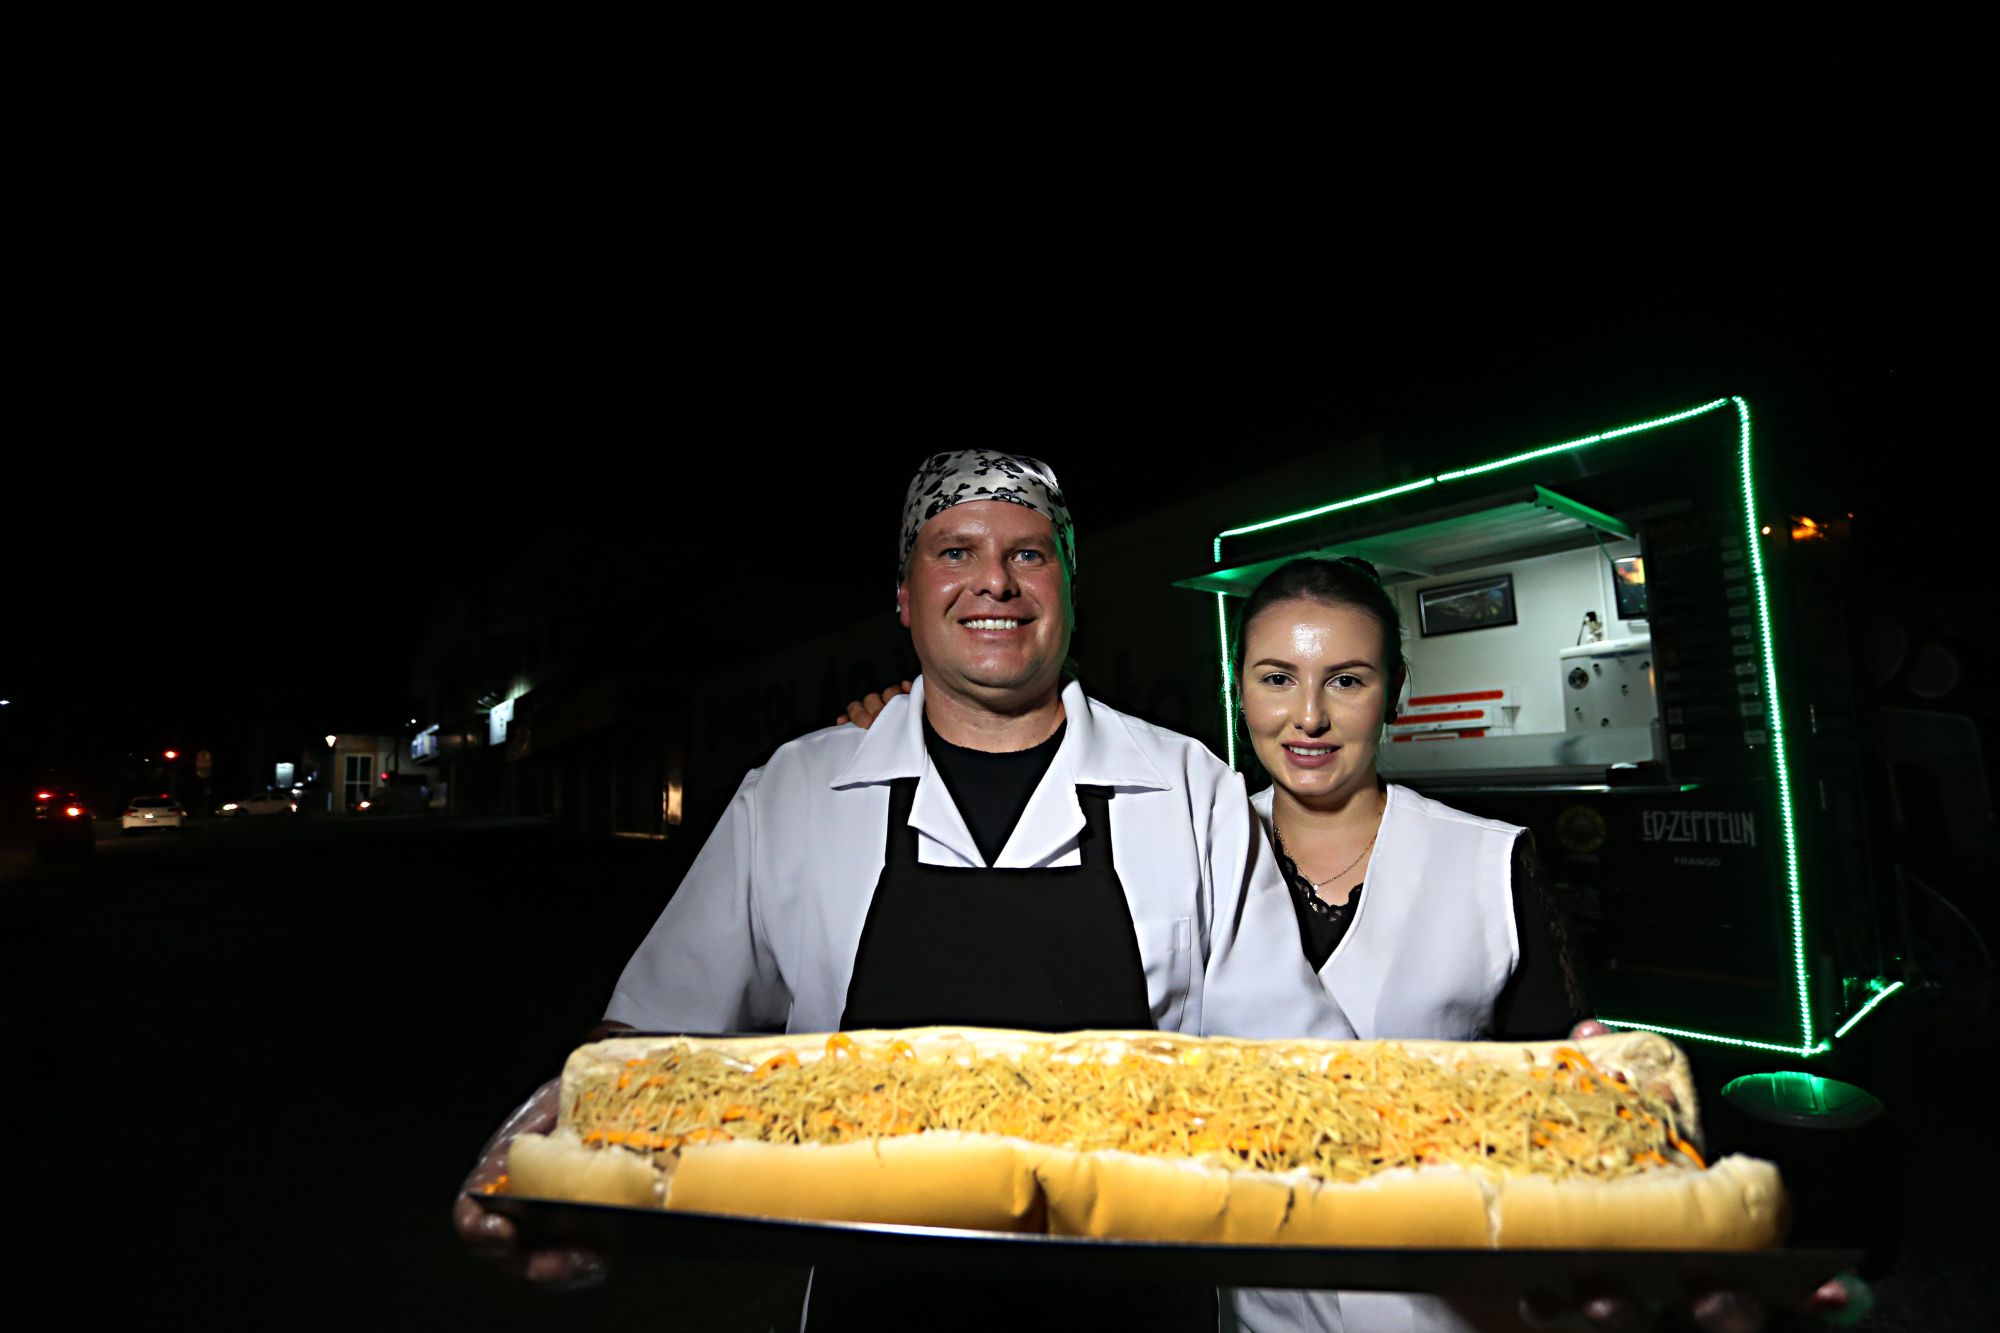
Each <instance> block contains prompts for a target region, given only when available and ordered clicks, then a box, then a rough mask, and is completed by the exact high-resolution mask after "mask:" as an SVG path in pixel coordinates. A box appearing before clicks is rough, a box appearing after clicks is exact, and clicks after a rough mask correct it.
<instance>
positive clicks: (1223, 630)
mask: <svg viewBox="0 0 2000 1333" xmlns="http://www.w3.org/2000/svg"><path fill="white" fill-rule="evenodd" d="M1217 540H1220V538H1218V539H1217ZM1215 632H1216V635H1217V637H1218V638H1220V639H1221V641H1222V735H1223V738H1224V739H1223V744H1224V747H1225V748H1226V749H1227V750H1228V752H1229V767H1230V769H1231V771H1234V770H1235V768H1236V682H1235V680H1234V676H1235V674H1236V664H1235V663H1234V662H1231V661H1230V660H1229V597H1228V594H1227V593H1220V592H1219V593H1217V594H1215Z"/></svg>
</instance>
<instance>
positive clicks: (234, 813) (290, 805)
mask: <svg viewBox="0 0 2000 1333" xmlns="http://www.w3.org/2000/svg"><path fill="white" fill-rule="evenodd" d="M298 812H299V801H298V798H297V797H296V796H293V795H292V794H291V793H290V792H285V791H266V792H259V793H258V794H257V795H255V796H246V797H244V798H243V799H242V800H240V801H228V802H225V803H224V804H223V805H222V807H221V808H220V809H218V810H217V811H216V812H215V813H217V814H218V815H221V816H223V817H224V818H226V819H237V818H241V817H242V816H244V815H295V814H297V813H298Z"/></svg>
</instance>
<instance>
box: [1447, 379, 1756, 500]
mask: <svg viewBox="0 0 2000 1333" xmlns="http://www.w3.org/2000/svg"><path fill="white" fill-rule="evenodd" d="M1728 401H1729V399H1727V398H1718V399H1716V400H1715V401H1714V402H1712V403H1703V404H1702V405H1701V406H1700V407H1690V408H1689V409H1687V411H1685V412H1676V413H1674V414H1673V415H1672V416H1666V417H1655V418H1653V419H1652V420H1651V421H1639V422H1635V423H1633V424H1632V425H1630V426H1620V427H1619V428H1618V429H1617V430H1607V431H1601V432H1599V433H1598V434H1596V435H1586V436H1584V437H1583V438H1582V439H1580V440H1570V441H1568V442H1567V443H1564V444H1546V445H1543V446H1542V447H1541V448H1539V449H1530V450H1529V451H1528V452H1527V453H1525V454H1515V455H1514V456H1513V457H1511V458H1496V459H1494V460H1493V461H1492V462H1491V463H1481V464H1480V465H1479V466H1478V467H1468V468H1460V469H1459V470H1458V471H1457V472H1440V473H1438V474H1437V479H1438V480H1439V481H1457V480H1458V479H1459V478H1460V477H1476V476H1478V475H1479V474H1480V473H1482V472H1492V471H1494V470H1495V469H1497V468H1503V467H1512V466H1513V465H1514V464H1516V463H1525V462H1527V461H1528V460H1530V459H1533V458H1547V457H1548V456H1549V455H1550V454H1560V453H1563V452H1565V451H1567V450H1570V449H1581V448H1583V447H1584V446H1585V445H1590V444H1602V443H1604V441H1606V440H1615V439H1617V438H1618V437H1619V436H1621V435H1637V434H1638V433H1639V432H1640V431H1647V430H1657V429H1659V428H1660V427H1661V426H1671V425H1673V424H1674V423H1675V422H1677V421H1686V420H1687V419H1688V418H1689V417H1698V416H1700V415H1701V414H1702V413H1704V412H1713V411H1714V410H1715V409H1716V408H1718V407H1721V406H1722V405H1723V404H1724V403H1726V402H1728Z"/></svg>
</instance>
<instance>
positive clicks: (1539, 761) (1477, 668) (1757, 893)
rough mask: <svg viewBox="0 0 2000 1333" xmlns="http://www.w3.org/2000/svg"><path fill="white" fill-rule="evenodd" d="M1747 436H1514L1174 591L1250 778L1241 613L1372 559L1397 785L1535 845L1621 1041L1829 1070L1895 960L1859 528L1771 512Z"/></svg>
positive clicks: (1597, 1000)
mask: <svg viewBox="0 0 2000 1333" xmlns="http://www.w3.org/2000/svg"><path fill="white" fill-rule="evenodd" d="M1753 434H1754V432H1753V423H1752V417H1751V412H1750V405H1749V404H1748V403H1747V402H1745V401H1744V400H1743V399H1741V398H1734V397H1730V398H1718V399H1715V400H1714V401H1711V402H1708V403H1703V404H1698V405H1695V406H1692V407H1690V408H1688V409H1687V410H1685V411H1681V412H1677V413H1674V414H1672V415H1668V416H1663V417H1658V418H1655V419H1652V420H1646V421H1639V422H1634V423H1629V424H1620V425H1618V426H1616V428H1613V429H1606V430H1604V431H1602V432H1600V433H1598V434H1595V435H1591V436H1587V437H1585V438H1582V439H1575V440H1568V441H1561V442H1557V443H1553V444H1550V443H1539V442H1535V441H1533V440H1532V439H1524V440H1522V441H1521V443H1520V444H1519V445H1518V446H1516V447H1514V448H1512V449H1510V448H1508V447H1507V446H1506V441H1505V440H1500V441H1498V442H1497V444H1498V447H1495V448H1493V449H1491V450H1490V451H1489V452H1487V453H1486V454H1485V455H1484V456H1483V457H1473V458H1469V459H1467V460H1465V465H1464V466H1463V467H1461V468H1459V469H1456V470H1452V471H1445V472H1438V473H1435V474H1433V475H1430V476H1426V477H1421V478H1417V479H1414V480H1411V481H1407V482H1404V483H1402V484H1400V485H1396V486H1392V487H1388V488H1385V489H1382V490H1378V491H1375V492H1371V493H1369V494H1364V495H1351V496H1342V495H1339V494H1337V493H1336V494H1333V495H1329V496H1326V497H1305V498H1308V499H1323V500H1324V503H1316V504H1311V505H1306V506H1302V507H1301V509H1300V510H1299V511H1298V512H1295V513H1290V514H1282V515H1278V516H1275V517H1272V518H1268V519H1264V520H1262V521H1259V522H1255V523H1249V524H1246V525H1245V526H1242V527H1238V528H1233V529H1230V530H1228V531H1226V532H1223V533H1221V534H1219V535H1218V536H1217V537H1216V538H1215V541H1214V544H1213V551H1212V555H1213V560H1212V565H1211V567H1210V568H1207V569H1204V570H1202V571H1200V572H1199V573H1196V574H1194V575H1191V576H1189V577H1188V578H1185V579H1182V580H1180V581H1179V586H1181V587H1185V588H1189V589H1192V590H1195V591H1197V592H1202V593H1207V594H1211V595H1212V596H1213V598H1214V603H1215V606H1214V614H1215V616H1216V618H1217V624H1218V628H1219V635H1220V638H1221V642H1222V648H1221V655H1222V658H1223V661H1222V680H1223V693H1224V696H1225V697H1224V699H1223V701H1222V706H1223V707H1224V708H1225V709H1227V710H1228V712H1227V714H1226V716H1227V718H1228V721H1226V723H1225V726H1226V727H1227V728H1229V729H1230V735H1231V746H1230V753H1229V756H1228V757H1229V759H1230V762H1231V763H1233V764H1236V765H1238V766H1239V767H1243V766H1246V765H1248V766H1254V764H1255V759H1254V758H1253V757H1252V756H1251V754H1250V753H1249V749H1248V747H1247V746H1245V745H1242V744H1240V743H1238V742H1237V738H1236V736H1235V733H1234V730H1233V727H1234V721H1233V719H1234V710H1233V708H1231V707H1230V699H1231V697H1232V696H1233V692H1234V689H1235V681H1234V678H1233V676H1234V668H1233V663H1232V662H1231V661H1230V653H1229V651H1228V639H1229V634H1230V626H1231V624H1232V622H1233V616H1232V603H1234V602H1236V600H1237V599H1239V598H1240V597H1242V596H1243V595H1246V594H1247V593H1248V592H1249V591H1250V590H1251V589H1252V588H1254V587H1255V586H1256V584H1257V582H1258V581H1259V580H1260V579H1261V578H1262V577H1263V576H1264V575H1266V574H1267V573H1269V572H1270V571H1272V570H1274V569H1276V568H1277V567H1278V566H1279V565H1281V564H1283V563H1284V562H1285V561H1287V560H1290V559H1293V558H1296V557H1298V556H1301V555H1308V554H1312V555H1323V556H1358V557H1361V558H1363V559H1365V560H1368V561H1370V562H1372V563H1373V564H1374V565H1375V567H1376V569H1377V570H1378V572H1379V573H1380V575H1381V576H1382V579H1383V583H1384V586H1385V587H1386V588H1387V590H1388V591H1389V592H1390V594H1391V595H1392V597H1393V598H1394V599H1395V601H1396V604H1397V606H1398V609H1399V610H1400V612H1401V614H1402V617H1403V623H1404V627H1405V629H1404V633H1405V637H1406V650H1407V655H1408V661H1409V666H1410V672H1409V681H1408V684H1407V686H1406V688H1405V694H1404V697H1403V698H1402V699H1401V701H1400V703H1399V706H1398V707H1397V709H1396V711H1395V713H1394V715H1393V717H1392V718H1391V720H1390V722H1389V724H1388V729H1387V735H1386V736H1385V738H1384V743H1383V745H1382V748H1381V765H1380V767H1381V771H1382V773H1383V775H1384V777H1385V778H1387V779H1389V780H1391V781H1396V782H1401V783H1405V784H1407V785H1409V786H1411V787H1413V788H1415V789H1417V790H1419V791H1422V792H1425V793H1427V794H1430V795H1434V796H1436V797H1437V798H1438V799H1440V800H1443V801H1446V802H1447V803H1449V804H1452V805H1455V806H1458V807H1460V808H1462V809H1467V810H1471V811H1474V812H1476V813H1480V814H1485V815H1490V816H1492V817H1495V818H1500V819H1505V820H1508V821H1510V822H1513V823H1517V824H1521V825H1523V826H1525V827H1527V828H1529V829H1530V830H1532V831H1533V833H1534V836H1535V839H1536V843H1537V846H1538V848H1539V850H1540V852H1541V854H1542V857H1543V859H1544V860H1545V861H1546V862H1547V863H1548V866H1549V869H1550V872H1551V877H1552V879H1553V880H1554V882H1555V884H1556V888H1557V892H1558V893H1559V894H1561V895H1562V897H1563V900H1564V901H1563V903H1562V906H1563V907H1564V909H1565V910H1566V913H1567V915H1568V917H1569V919H1570V921H1571V923H1572V924H1571V932H1572V940H1573V943H1574V947H1575V950H1576V953H1577V955H1578V958H1579V962H1580V965H1581V966H1582V967H1583V968H1584V969H1585V971H1586V984H1587V986H1588V988H1589V995H1590V998H1591V1001H1592V1003H1593V1005H1594V1007H1595V1009H1596V1010H1597V1012H1598V1013H1599V1014H1600V1015H1601V1016H1602V1017H1603V1018H1604V1019H1605V1020H1606V1021H1607V1022H1612V1023H1614V1024H1615V1025H1620V1026H1625V1027H1643V1028H1652V1029H1655V1030H1658V1031H1662V1032H1666V1033H1668V1034H1670V1035H1674V1036H1676V1037H1678V1038H1682V1039H1687V1040H1693V1041H1698V1042H1702V1043H1706V1044H1708V1046H1709V1048H1710V1049H1716V1048H1718V1047H1735V1048H1738V1049H1739V1052H1740V1053H1742V1054H1745V1055H1754V1056H1756V1057H1757V1058H1762V1059H1764V1060H1767V1061H1771V1062H1772V1063H1792V1064H1795V1065H1796V1064H1800V1063H1802V1062H1805V1061H1812V1062H1813V1067H1814V1068H1818V1069H1830V1068H1836V1067H1838V1066H1839V1065H1840V1063H1841V1061H1840V1059H1839V1057H1838V1056H1837V1055H1834V1052H1835V1051H1836V1050H1837V1048H1839V1047H1841V1046H1842V1044H1843V1043H1845V1042H1846V1041H1848V1039H1849V1038H1850V1037H1851V1035H1852V1034H1853V1033H1854V1032H1855V1031H1856V1029H1857V1027H1858V1026H1859V1025H1860V1024H1862V1022H1863V1020H1864V1019H1865V1017H1866V1016H1867V1015H1868V1014H1869V1013H1870V1012H1872V1011H1873V1010H1874V1009H1875V1008H1876V1007H1877V1006H1879V1005H1881V1004H1882V1003H1883V1002H1884V1001H1885V1000H1888V999H1890V998H1891V997H1892V996H1894V995H1895V994H1896V993H1897V991H1898V990H1900V989H1902V986H1903V983H1904V981H1905V977H1904V973H1903V970H1902V969H1903V968H1904V966H1905V961H1904V958H1905V954H1906V950H1904V949H1903V948H1901V947H1900V945H1899V943H1898V941H1899V940H1900V938H1901V936H1900V932H1899V929H1898V927H1897V920H1898V918H1897V915H1896V907H1895V903H1894V902H1893V901H1892V900H1891V899H1892V895H1891V894H1889V893H1887V892H1885V891H1884V889H1883V887H1882V886H1883V883H1884V881H1883V879H1882V877H1881V876H1880V875H1878V874H1876V873H1873V867H1874V865H1875V857H1874V855H1873V853H1872V849H1871V847H1870V845H1869V844H1870V839H1869V834H1868V828H1867V821H1866V820H1865V819H1864V818H1863V817H1862V812H1863V810H1864V808H1865V807H1864V800H1863V791H1862V788H1863V785H1864V781H1865V763H1864V761H1863V759H1862V757H1861V755H1860V753H1859V751H1858V742H1857V736H1856V727H1855V723H1854V718H1855V709H1854V699H1853V691H1852V685H1851V680H1852V675H1851V673H1850V671H1849V670H1848V668H1847V666H1846V661H1847V648H1846V638H1845V635H1844V631H1843V627H1842V624H1841V603H1842V596H1841V592H1840V584H1841V580H1842V578H1843V573H1842V569H1841V547H1842V545H1843V543H1841V542H1840V541H1838V540H1834V538H1837V537H1838V536H1839V535H1840V531H1841V528H1840V524H1841V522H1842V521H1844V520H1840V519H1837V518H1836V519H1828V518H1825V517H1816V518H1795V517H1792V516H1789V515H1787V514H1785V512H1784V508H1783V504H1782V498H1783V497H1781V496H1780V497H1775V498H1774V499H1773V500H1772V501H1771V502H1770V503H1767V501H1766V497H1764V496H1762V495H1760V493H1759V491H1758V489H1757V484H1756V482H1757V467H1756V457H1755V447H1754V438H1753ZM1252 777H1253V781H1252V787H1253V789H1254V788H1255V787H1256V786H1258V785H1260V783H1259V782H1258V781H1257V779H1258V778H1260V777H1261V775H1254V774H1253V775H1252ZM1774 1055H1777V1056H1782V1057H1784V1058H1783V1059H1774ZM1829 1056H1832V1058H1825V1057H1829Z"/></svg>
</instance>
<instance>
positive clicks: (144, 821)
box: [118, 796, 187, 834]
mask: <svg viewBox="0 0 2000 1333" xmlns="http://www.w3.org/2000/svg"><path fill="white" fill-rule="evenodd" d="M186 827H187V811H186V810H184V809H182V808H181V804H180V802H178V801H176V800H175V799H174V798H173V797H171V796H134V797H133V798H132V799H131V800H130V801H129V802H127V803H126V806H125V813H124V814H122V815H120V816H119V817H118V831H119V832H121V833H125V834H132V833H140V832H143V831H145V830H146V829H169V828H170V829H172V830H173V831H174V832H176V833H179V832H181V831H182V830H184V829H185V828H186Z"/></svg>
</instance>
